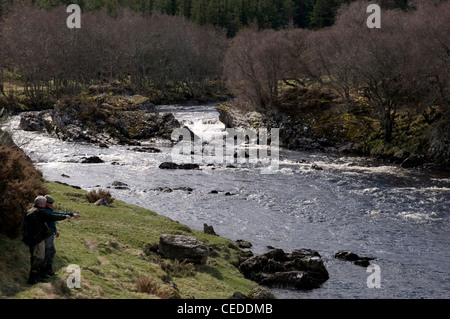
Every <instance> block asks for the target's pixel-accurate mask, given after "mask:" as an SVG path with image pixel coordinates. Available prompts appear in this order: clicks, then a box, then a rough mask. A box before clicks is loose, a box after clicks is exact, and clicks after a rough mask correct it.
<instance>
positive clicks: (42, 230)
mask: <svg viewBox="0 0 450 319" xmlns="http://www.w3.org/2000/svg"><path fill="white" fill-rule="evenodd" d="M64 219H66V216H65V215H56V214H51V213H47V212H46V211H45V210H44V209H43V208H40V207H36V206H35V207H33V208H32V209H30V210H29V211H28V212H27V215H26V216H25V222H26V228H27V239H26V240H24V241H25V242H27V243H28V244H29V245H36V244H38V243H40V242H41V241H43V240H44V239H46V238H47V237H49V236H51V235H52V232H51V231H50V230H49V229H48V227H47V224H46V223H47V222H52V221H58V220H64Z"/></svg>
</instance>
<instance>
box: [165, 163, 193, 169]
mask: <svg viewBox="0 0 450 319" xmlns="http://www.w3.org/2000/svg"><path fill="white" fill-rule="evenodd" d="M159 168H160V169H186V170H189V169H193V170H194V169H199V168H200V166H199V165H198V164H189V163H188V164H176V163H173V162H164V163H162V164H161V165H159Z"/></svg>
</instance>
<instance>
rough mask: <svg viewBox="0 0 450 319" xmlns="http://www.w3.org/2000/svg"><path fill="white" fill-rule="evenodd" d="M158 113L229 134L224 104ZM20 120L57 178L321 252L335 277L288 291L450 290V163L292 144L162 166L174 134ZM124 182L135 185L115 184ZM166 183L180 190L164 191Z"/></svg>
mask: <svg viewBox="0 0 450 319" xmlns="http://www.w3.org/2000/svg"><path fill="white" fill-rule="evenodd" d="M160 111H161V112H167V111H170V112H173V113H174V115H175V116H176V117H177V118H178V119H179V120H180V121H182V122H183V123H184V124H185V125H186V126H188V127H189V128H190V129H191V130H192V131H193V132H194V133H195V134H197V135H199V136H202V137H204V138H205V140H208V139H209V140H211V139H213V138H214V137H215V136H218V135H219V136H221V134H223V133H222V132H223V131H224V125H223V124H222V123H220V122H219V120H218V113H217V112H216V111H215V108H214V106H211V105H209V106H208V105H207V106H194V107H186V106H184V107H176V106H166V107H161V109H160ZM18 121H19V119H18V118H17V117H16V118H13V119H11V121H10V122H9V126H10V128H11V130H12V133H13V138H14V140H15V142H16V143H17V144H18V145H20V146H21V147H22V148H23V149H24V150H25V152H26V153H27V154H28V155H29V156H30V157H31V158H32V159H33V160H34V162H35V163H36V166H37V167H38V168H39V169H40V170H42V172H43V174H44V177H45V178H46V179H48V180H52V181H60V182H64V183H68V184H70V185H77V186H80V187H82V188H83V189H85V190H91V189H97V188H99V187H101V188H107V187H111V188H110V191H111V193H112V194H113V196H114V197H116V198H117V199H120V200H124V201H126V202H128V203H131V204H136V205H139V206H142V207H145V208H148V209H151V210H153V211H155V212H157V213H159V214H161V215H165V216H168V217H170V218H172V219H174V220H177V221H179V222H181V223H183V224H186V225H188V226H190V227H192V228H194V229H203V224H204V223H206V224H208V225H212V226H213V227H214V229H215V231H216V233H217V234H219V235H221V236H223V237H227V238H230V239H232V240H237V239H244V240H247V241H250V242H251V243H252V244H253V247H252V248H251V250H252V251H253V252H254V253H255V254H260V253H264V252H266V251H267V249H268V248H267V246H273V247H277V248H282V249H284V250H285V251H291V250H293V249H299V248H309V249H314V250H317V251H318V252H319V253H320V254H321V255H322V257H323V259H324V261H325V264H326V267H327V269H328V271H329V273H330V279H329V280H328V281H327V282H326V283H325V284H324V285H323V286H322V287H321V288H319V289H314V290H311V291H296V290H290V289H273V291H274V292H275V293H276V294H277V296H278V297H279V298H283V299H288V298H289V299H293V298H449V297H450V267H449V263H450V250H449V247H450V235H449V229H450V227H449V226H450V205H449V203H450V175H449V174H447V173H443V172H440V173H438V172H433V173H432V172H425V171H412V170H406V169H402V168H399V167H397V166H391V165H384V164H380V163H377V162H374V161H371V160H369V159H365V158H359V157H345V156H342V155H333V154H324V153H313V152H294V151H286V150H281V151H280V163H279V168H278V170H277V171H276V172H275V173H274V174H261V170H260V169H259V168H258V167H254V166H248V165H247V166H245V165H244V166H242V167H240V166H237V167H235V168H228V167H226V165H219V166H218V165H216V166H206V165H204V166H201V170H163V169H159V165H160V164H161V163H162V162H166V161H171V150H172V146H170V145H169V144H166V143H161V142H158V141H154V142H153V144H152V145H151V146H153V147H157V148H159V149H160V150H162V152H161V153H142V152H136V151H133V150H132V148H133V147H130V146H113V147H110V148H99V147H98V146H94V145H89V144H79V143H68V142H63V141H60V140H57V139H54V138H51V137H49V136H47V135H45V134H43V133H35V132H25V131H21V130H17V129H16V128H17V125H18ZM86 156H99V157H100V158H101V159H103V160H104V163H102V164H81V163H80V160H81V158H82V157H86ZM113 164H114V165H113ZM313 164H315V165H317V166H319V167H320V168H322V169H321V170H318V169H314V168H313ZM114 181H120V182H122V183H125V184H127V185H128V189H115V188H114V187H112V186H111V185H112V183H113V182H114ZM164 187H169V188H171V189H173V191H172V192H163V191H161V190H160V189H159V188H164ZM188 187H189V188H191V189H192V190H191V191H189V190H187V189H186V188H188ZM213 190H215V191H217V193H211V191H213ZM226 193H229V194H227V195H228V196H227V195H225V194H226ZM340 250H347V251H352V252H354V253H356V254H358V255H360V256H369V257H374V258H375V260H373V261H371V263H372V264H376V265H378V266H379V272H378V274H379V279H380V281H379V282H380V284H381V288H369V286H370V285H368V279H369V276H371V275H372V273H370V272H367V269H366V268H364V267H361V266H357V265H354V264H352V263H351V262H347V261H342V260H337V259H335V258H334V254H335V253H336V252H338V251H340ZM371 282H373V281H371Z"/></svg>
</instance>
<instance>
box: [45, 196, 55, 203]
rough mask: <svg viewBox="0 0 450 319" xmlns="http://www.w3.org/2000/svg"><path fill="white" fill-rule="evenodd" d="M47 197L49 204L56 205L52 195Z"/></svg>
mask: <svg viewBox="0 0 450 319" xmlns="http://www.w3.org/2000/svg"><path fill="white" fill-rule="evenodd" d="M44 197H45V199H46V200H47V203H50V204H51V203H54V202H55V200H54V199H53V197H51V196H50V195H45V196H44Z"/></svg>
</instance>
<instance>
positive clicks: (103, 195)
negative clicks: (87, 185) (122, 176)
mask: <svg viewBox="0 0 450 319" xmlns="http://www.w3.org/2000/svg"><path fill="white" fill-rule="evenodd" d="M86 198H87V200H88V202H89V203H95V202H96V201H98V200H99V199H104V200H106V201H107V202H108V204H112V202H114V200H115V198H114V197H112V195H111V193H110V192H109V191H107V190H104V189H98V190H91V191H90V192H89V193H87V194H86Z"/></svg>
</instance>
